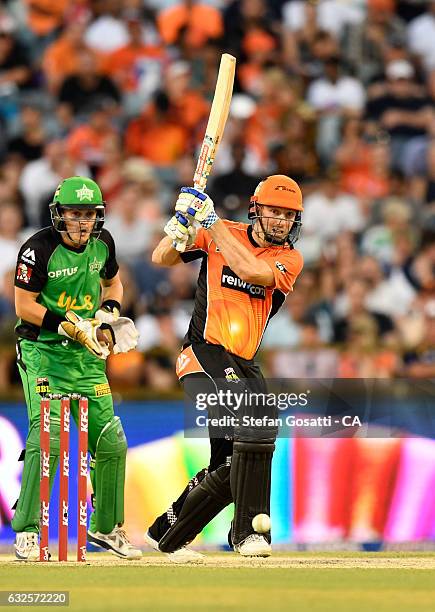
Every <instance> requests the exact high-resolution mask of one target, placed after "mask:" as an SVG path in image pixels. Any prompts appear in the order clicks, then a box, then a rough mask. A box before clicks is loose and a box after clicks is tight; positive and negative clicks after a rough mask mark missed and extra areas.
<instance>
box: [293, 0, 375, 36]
mask: <svg viewBox="0 0 435 612" xmlns="http://www.w3.org/2000/svg"><path fill="white" fill-rule="evenodd" d="M282 15H283V19H284V25H286V26H287V27H288V28H290V29H291V31H292V32H304V31H305V32H306V31H309V30H313V29H314V28H318V29H319V30H326V31H327V32H330V33H331V34H332V35H333V36H335V37H337V38H340V36H341V34H342V31H343V28H344V27H345V25H346V24H348V23H359V22H361V21H362V20H363V19H364V12H363V10H362V7H361V3H360V2H358V0H350V2H346V3H343V2H340V0H318V1H317V2H303V1H302V0H290V2H286V3H285V4H284V6H283V9H282Z"/></svg>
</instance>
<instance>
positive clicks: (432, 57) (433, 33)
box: [408, 0, 435, 71]
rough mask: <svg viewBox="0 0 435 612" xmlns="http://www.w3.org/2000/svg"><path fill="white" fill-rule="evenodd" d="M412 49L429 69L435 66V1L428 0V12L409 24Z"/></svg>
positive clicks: (409, 38)
mask: <svg viewBox="0 0 435 612" xmlns="http://www.w3.org/2000/svg"><path fill="white" fill-rule="evenodd" d="M408 44H409V49H410V51H411V52H412V53H413V54H414V55H416V56H417V58H418V60H419V62H420V63H421V65H422V66H423V68H424V69H425V70H427V71H429V70H433V69H434V68H435V1H434V0H427V7H426V12H425V13H423V14H422V15H419V16H418V17H416V18H415V19H413V20H412V21H411V23H410V24H409V25H408Z"/></svg>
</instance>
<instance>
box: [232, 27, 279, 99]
mask: <svg viewBox="0 0 435 612" xmlns="http://www.w3.org/2000/svg"><path fill="white" fill-rule="evenodd" d="M242 48H243V51H244V53H245V55H246V57H247V61H246V62H244V63H242V64H241V66H240V67H239V68H238V79H239V81H240V84H241V86H242V89H243V90H244V91H245V92H247V93H249V94H251V95H253V96H256V95H258V94H259V93H260V92H261V88H262V72H263V70H264V69H265V68H267V67H268V66H270V65H272V64H274V63H275V62H276V59H277V48H278V42H277V40H276V39H275V37H274V36H273V35H272V34H271V33H270V32H268V31H267V30H265V29H260V28H258V27H253V28H251V29H250V30H248V31H247V33H246V34H245V36H244V39H243V43H242Z"/></svg>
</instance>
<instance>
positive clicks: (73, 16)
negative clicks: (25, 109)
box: [42, 10, 90, 95]
mask: <svg viewBox="0 0 435 612" xmlns="http://www.w3.org/2000/svg"><path fill="white" fill-rule="evenodd" d="M89 18H90V15H89V13H88V12H87V11H80V12H78V13H77V12H76V11H74V10H72V11H71V12H70V13H69V14H68V15H67V17H66V23H65V28H64V30H63V32H62V34H61V35H60V36H59V37H58V38H56V39H55V40H54V41H53V42H52V43H51V44H50V45H49V46H48V47H47V49H46V51H45V53H44V56H43V58H42V70H43V73H44V76H45V80H46V83H47V87H48V90H49V91H50V93H52V94H54V95H56V94H57V92H58V90H59V87H60V85H61V84H62V83H63V81H64V80H65V79H66V78H67V77H69V76H71V75H72V74H75V73H76V72H77V71H78V70H79V63H80V62H79V60H80V58H79V56H80V52H81V51H83V50H86V49H88V50H89V49H90V47H87V45H86V43H85V40H84V33H85V30H86V25H87V23H88V21H89Z"/></svg>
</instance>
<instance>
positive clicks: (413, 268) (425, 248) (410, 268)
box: [404, 228, 435, 292]
mask: <svg viewBox="0 0 435 612" xmlns="http://www.w3.org/2000/svg"><path fill="white" fill-rule="evenodd" d="M404 271H405V274H406V276H407V278H408V280H409V282H410V283H411V285H412V286H413V287H415V289H417V290H418V291H428V292H430V291H435V228H428V229H427V230H425V231H424V232H423V235H422V240H421V245H420V249H419V251H417V252H416V253H415V252H414V253H413V254H412V255H411V256H410V257H409V259H408V260H407V262H406V263H405V265H404Z"/></svg>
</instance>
